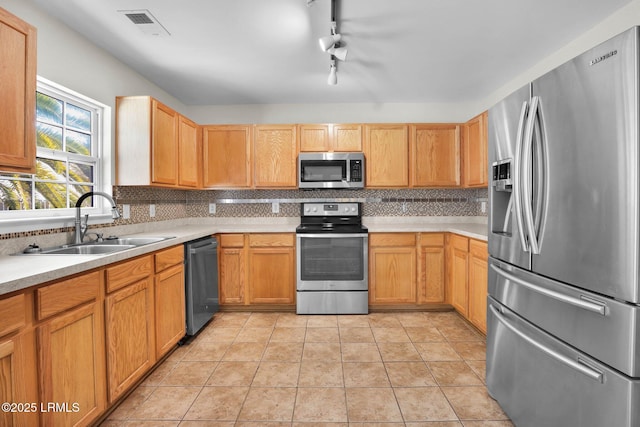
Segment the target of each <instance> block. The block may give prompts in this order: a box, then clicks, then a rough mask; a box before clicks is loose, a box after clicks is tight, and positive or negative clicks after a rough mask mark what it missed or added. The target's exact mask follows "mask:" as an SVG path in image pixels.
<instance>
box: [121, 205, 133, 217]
mask: <svg viewBox="0 0 640 427" xmlns="http://www.w3.org/2000/svg"><path fill="white" fill-rule="evenodd" d="M129 218H131V205H122V219H129Z"/></svg>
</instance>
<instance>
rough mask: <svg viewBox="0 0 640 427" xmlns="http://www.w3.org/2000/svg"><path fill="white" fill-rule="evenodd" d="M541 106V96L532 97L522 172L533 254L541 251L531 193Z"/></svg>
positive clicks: (523, 193) (524, 207)
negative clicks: (537, 120)
mask: <svg viewBox="0 0 640 427" xmlns="http://www.w3.org/2000/svg"><path fill="white" fill-rule="evenodd" d="M539 106H540V97H539V96H534V97H533V98H531V108H530V111H529V117H528V119H527V125H526V127H525V131H524V140H523V142H522V151H523V153H522V157H523V161H522V168H521V171H520V172H521V173H522V174H523V175H524V179H523V180H522V182H523V185H522V199H523V202H522V206H523V211H524V212H523V213H524V221H525V224H526V227H527V235H528V236H529V245H530V247H531V253H532V254H539V253H540V245H539V244H538V236H537V234H536V228H535V225H534V221H533V206H532V204H533V197H532V195H531V185H532V181H531V180H532V172H531V167H532V165H531V164H532V162H533V151H532V150H533V129H534V126H535V123H536V118H537V116H538V107H539Z"/></svg>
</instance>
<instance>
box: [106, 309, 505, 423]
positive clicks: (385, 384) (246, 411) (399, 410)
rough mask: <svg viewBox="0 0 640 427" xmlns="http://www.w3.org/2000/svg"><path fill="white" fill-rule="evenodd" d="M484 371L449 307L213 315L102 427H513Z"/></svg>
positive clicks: (477, 339) (473, 339) (472, 339)
mask: <svg viewBox="0 0 640 427" xmlns="http://www.w3.org/2000/svg"><path fill="white" fill-rule="evenodd" d="M484 369H485V340H484V337H483V336H482V335H480V334H478V333H477V332H476V331H475V330H474V329H473V328H471V327H470V326H468V325H467V323H466V322H465V321H464V320H462V319H461V318H460V317H459V316H458V315H457V314H456V313H454V312H444V313H443V312H420V313H413V312H412V313H373V314H369V315H366V316H356V315H352V316H298V315H295V314H293V313H220V314H216V315H215V317H214V319H213V321H212V322H211V323H209V325H207V327H206V328H205V329H204V330H203V331H202V332H201V333H200V334H199V335H198V336H197V337H195V338H194V339H193V340H192V341H191V342H189V343H188V344H186V345H184V346H182V347H179V348H178V349H177V350H176V351H175V352H174V353H173V354H171V356H169V358H168V359H167V360H166V361H165V362H163V363H162V364H161V365H160V366H159V367H158V368H157V369H156V370H155V371H154V372H153V373H152V374H151V375H150V376H149V377H148V378H147V379H146V380H145V381H144V382H143V383H142V384H141V385H140V386H139V387H138V388H137V389H136V390H134V391H133V393H132V394H131V395H130V396H129V397H128V398H127V399H126V400H125V401H124V402H122V404H120V406H119V407H118V408H116V410H115V411H114V412H112V413H111V415H110V416H109V417H108V419H107V420H106V421H105V422H103V423H102V426H104V427H115V426H118V427H120V426H142V425H148V426H178V425H179V426H311V425H327V426H329V425H331V426H365V425H366V426H373V425H375V426H387V425H388V426H402V425H406V426H428V427H463V426H464V427H507V426H513V425H512V423H511V422H510V421H509V419H508V418H507V416H506V415H505V414H504V412H502V410H501V409H500V407H499V406H498V404H497V403H496V402H495V401H494V400H493V399H491V397H489V395H488V394H487V391H486V388H485V385H484V374H485V371H484Z"/></svg>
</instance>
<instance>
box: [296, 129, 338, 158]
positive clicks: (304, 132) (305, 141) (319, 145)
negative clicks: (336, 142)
mask: <svg viewBox="0 0 640 427" xmlns="http://www.w3.org/2000/svg"><path fill="white" fill-rule="evenodd" d="M329 128H330V126H329V125H300V126H298V130H299V132H300V151H301V152H302V151H331V144H330V139H329V137H330V131H329Z"/></svg>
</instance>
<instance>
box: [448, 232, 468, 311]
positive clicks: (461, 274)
mask: <svg viewBox="0 0 640 427" xmlns="http://www.w3.org/2000/svg"><path fill="white" fill-rule="evenodd" d="M448 243H449V254H448V255H449V263H448V264H449V265H448V270H449V271H448V276H449V287H450V289H451V305H452V306H453V308H455V309H456V310H457V311H458V312H459V313H460V314H462V315H463V316H465V317H467V315H468V310H469V292H468V290H467V268H468V264H469V239H468V238H466V237H464V236H459V235H457V234H450V235H449V242H448Z"/></svg>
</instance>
